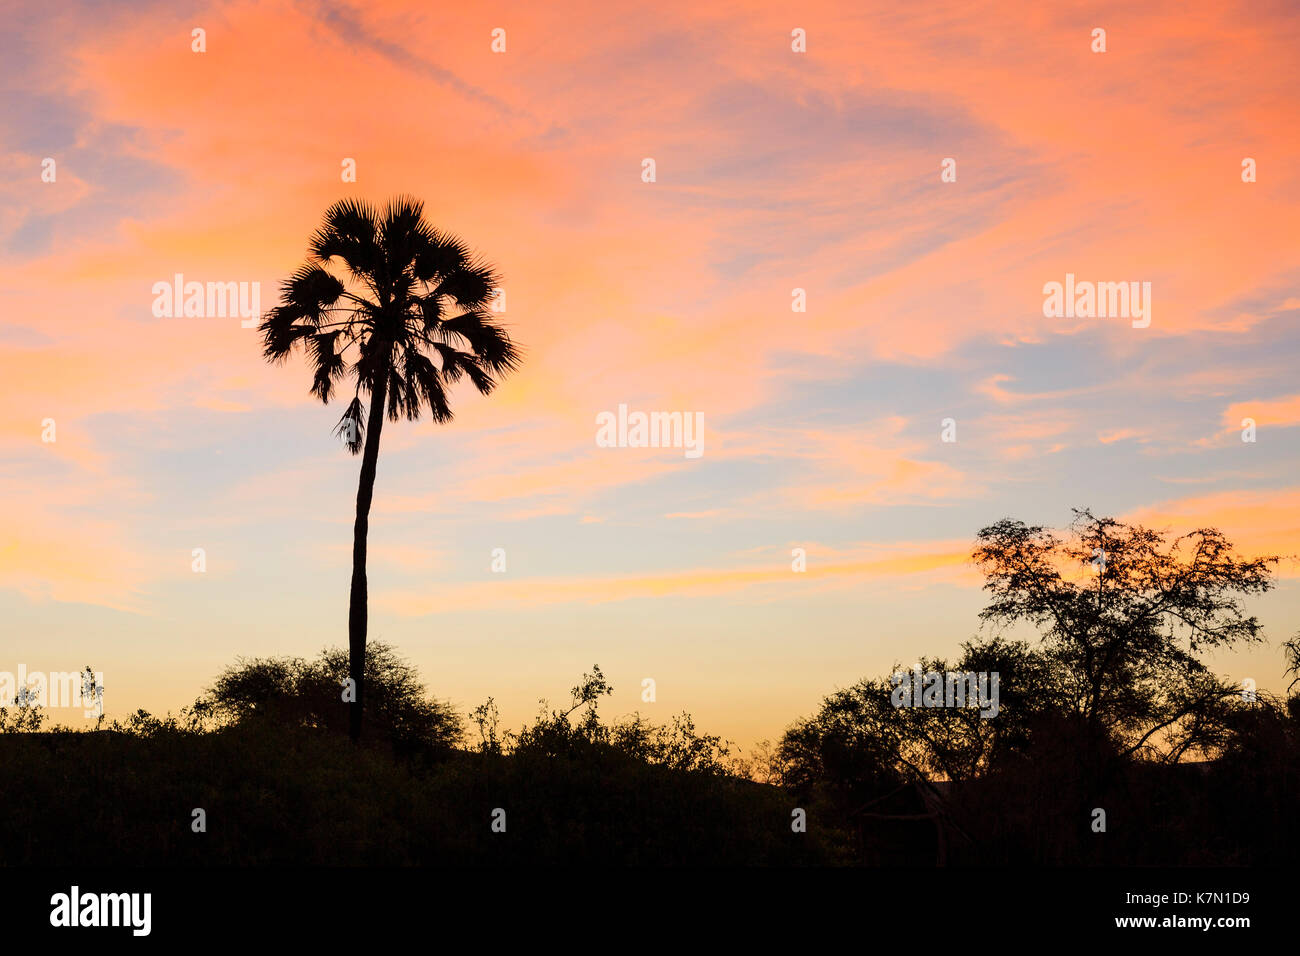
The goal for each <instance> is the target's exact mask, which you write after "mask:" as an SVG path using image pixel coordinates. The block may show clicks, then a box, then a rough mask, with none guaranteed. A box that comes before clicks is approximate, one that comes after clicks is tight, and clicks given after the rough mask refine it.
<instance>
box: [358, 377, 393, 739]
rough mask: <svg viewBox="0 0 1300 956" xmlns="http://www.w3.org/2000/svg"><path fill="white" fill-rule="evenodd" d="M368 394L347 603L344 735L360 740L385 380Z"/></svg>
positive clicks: (382, 378) (385, 389)
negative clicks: (348, 686) (351, 695)
mask: <svg viewBox="0 0 1300 956" xmlns="http://www.w3.org/2000/svg"><path fill="white" fill-rule="evenodd" d="M379 379H380V380H379V383H378V384H377V385H376V386H375V388H374V390H373V391H372V392H371V394H370V415H369V421H368V422H367V424H366V444H365V448H364V450H363V451H362V453H361V480H360V482H359V483H358V485H357V521H356V524H355V525H354V526H353V529H352V596H351V599H350V600H349V602H348V676H349V677H351V678H352V686H353V687H354V688H355V689H356V698H355V699H354V700H353V701H352V707H351V709H350V710H349V711H348V735H349V736H350V737H351V738H352V742H353V743H356V742H357V741H358V740H360V739H361V712H362V707H363V706H364V702H365V669H366V623H367V619H368V615H367V603H366V602H367V593H366V535H367V533H368V532H369V530H370V501H371V499H372V498H373V497H374V494H375V469H376V467H377V466H378V464H379V433H380V431H382V430H383V427H384V399H385V398H386V397H387V394H386V393H387V391H388V388H387V386H388V380H387V377H386V376H383V375H380V376H379Z"/></svg>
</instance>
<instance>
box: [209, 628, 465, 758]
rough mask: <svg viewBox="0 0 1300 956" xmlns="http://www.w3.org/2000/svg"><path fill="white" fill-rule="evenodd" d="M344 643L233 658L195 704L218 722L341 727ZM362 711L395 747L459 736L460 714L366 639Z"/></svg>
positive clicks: (439, 745)
mask: <svg viewBox="0 0 1300 956" xmlns="http://www.w3.org/2000/svg"><path fill="white" fill-rule="evenodd" d="M349 675H350V662H349V657H348V651H347V650H346V649H345V648H327V649H325V650H323V651H321V653H320V655H319V656H318V657H317V658H316V659H315V660H311V661H308V660H304V659H303V658H300V657H263V658H252V659H240V660H239V662H238V663H237V664H236V665H235V666H234V667H230V668H227V669H226V670H225V671H223V672H222V673H221V675H220V676H219V677H217V679H216V681H215V683H214V684H213V686H212V688H211V689H210V690H208V692H207V693H206V694H205V695H204V696H203V697H201V698H200V699H199V700H198V701H197V702H196V703H195V707H194V712H195V713H196V714H197V715H198V716H200V717H201V718H212V719H215V720H216V722H217V723H218V724H232V723H241V722H245V721H254V720H264V721H270V722H273V723H279V724H284V725H286V726H291V727H303V728H312V729H317V730H322V731H326V732H328V733H331V734H346V733H347V732H348V729H349V713H348V711H349V705H348V703H346V702H345V701H344V693H343V692H344V687H345V685H346V682H347V681H348V679H349ZM365 677H366V681H367V682H368V685H369V687H370V692H369V705H368V707H367V712H368V713H369V714H370V716H371V720H372V722H373V723H372V727H373V730H374V731H375V736H376V737H377V738H378V739H380V740H384V741H386V742H387V743H388V744H390V745H391V746H392V747H393V748H394V749H395V750H397V751H398V752H401V753H407V754H409V753H412V752H423V753H427V754H433V755H445V753H446V752H447V751H448V750H449V749H450V748H452V747H454V746H455V745H457V744H458V743H460V741H461V738H462V732H463V725H462V721H461V718H460V716H459V714H457V713H456V711H455V710H454V709H452V707H451V706H450V705H448V704H446V703H444V702H442V701H439V700H437V699H435V698H432V697H430V696H428V694H427V692H426V690H425V687H424V685H423V684H422V683H421V682H420V679H419V677H418V676H417V675H416V673H415V671H414V670H413V669H412V668H411V667H410V666H409V665H408V664H407V663H406V662H405V661H403V660H402V659H401V658H400V657H398V655H397V653H396V652H395V651H394V650H393V649H392V647H390V646H389V645H388V644H385V643H383V642H379V641H377V642H372V643H370V644H369V645H368V646H367V647H366V659H365Z"/></svg>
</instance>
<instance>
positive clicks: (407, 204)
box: [258, 196, 521, 741]
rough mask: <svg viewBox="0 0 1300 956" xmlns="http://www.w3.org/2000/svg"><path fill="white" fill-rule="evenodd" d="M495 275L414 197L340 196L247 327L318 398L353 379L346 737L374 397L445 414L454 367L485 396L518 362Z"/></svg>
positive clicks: (362, 607) (361, 629)
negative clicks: (501, 321)
mask: <svg viewBox="0 0 1300 956" xmlns="http://www.w3.org/2000/svg"><path fill="white" fill-rule="evenodd" d="M497 282H498V279H497V276H496V273H495V272H494V270H493V269H492V268H491V267H490V266H488V265H486V264H485V263H483V262H481V261H479V260H477V259H476V258H474V257H473V256H472V255H471V253H470V252H469V250H468V249H467V248H466V246H465V244H464V243H463V242H461V241H460V240H459V239H457V238H455V237H454V236H449V235H447V234H445V233H441V232H438V231H437V230H435V229H434V228H433V227H432V226H430V225H429V224H428V223H427V222H426V221H425V220H424V204H423V203H422V202H420V201H419V200H416V199H413V198H410V197H407V196H399V197H398V198H396V199H393V200H392V201H390V202H389V203H388V205H387V207H385V208H384V210H383V211H382V213H381V212H380V211H379V210H378V209H376V208H375V207H373V206H371V205H369V204H368V203H365V202H362V201H359V200H353V199H345V200H343V201H342V202H337V203H335V204H334V205H333V206H331V207H330V208H329V209H328V210H326V212H325V218H324V219H323V220H322V223H321V226H320V228H319V229H318V230H317V231H316V234H315V235H314V236H312V238H311V242H310V244H309V246H308V258H307V261H306V263H304V264H303V265H302V266H301V267H300V268H299V269H298V271H296V272H295V273H294V274H293V275H292V276H290V277H289V279H287V280H286V281H285V282H284V283H282V284H281V291H280V302H279V304H278V305H277V306H276V307H275V308H273V309H271V311H269V312H268V313H267V314H266V317H265V319H264V320H263V322H262V324H261V325H260V326H259V327H258V328H259V331H261V333H262V340H263V350H264V354H265V356H266V358H267V359H268V360H269V361H273V362H276V363H277V364H278V363H282V362H283V361H284V360H285V359H286V358H288V356H289V354H290V352H292V350H293V347H294V346H295V345H297V344H301V345H302V347H303V351H304V353H305V354H306V357H307V359H308V361H309V362H310V364H311V366H312V367H313V369H314V370H315V377H314V378H313V379H312V384H311V392H312V394H313V395H315V396H316V397H317V398H319V399H320V400H321V401H322V402H325V403H328V402H329V400H330V398H331V397H332V396H333V395H334V388H335V385H336V384H338V383H339V382H340V381H342V380H344V379H351V380H354V381H355V383H356V389H355V392H354V394H353V398H352V401H351V402H349V403H348V406H347V409H346V410H345V411H344V412H343V417H342V418H341V419H340V420H339V424H338V428H337V429H336V434H339V435H341V436H342V437H343V439H344V441H345V442H346V443H347V447H348V450H349V451H351V452H352V454H354V455H355V454H358V453H361V480H360V482H359V484H358V487H357V517H356V524H355V526H354V529H353V540H352V592H351V599H350V603H349V605H348V655H349V667H348V670H349V676H350V677H351V679H352V681H353V686H354V688H355V699H354V700H353V701H352V705H351V709H350V712H349V720H348V730H349V733H350V735H351V737H352V739H353V740H354V741H356V740H359V739H360V737H361V714H362V707H363V702H364V700H365V697H364V686H365V684H364V676H365V675H364V669H365V668H364V664H365V659H366V617H367V608H366V533H367V531H368V529H369V524H370V501H371V498H372V497H373V495H374V490H375V468H376V465H377V463H378V460H379V434H380V431H381V430H382V429H383V426H384V405H385V403H387V406H388V418H389V419H390V420H391V421H397V419H398V418H400V417H402V416H403V415H404V416H405V417H406V418H407V419H410V420H412V421H414V420H415V419H418V418H419V417H420V412H421V411H422V410H424V409H427V410H428V412H429V414H430V416H431V417H432V418H433V420H434V421H435V422H438V423H440V424H441V423H443V422H448V421H451V418H452V410H451V405H450V404H449V402H448V389H449V386H451V385H452V384H454V383H455V382H457V381H459V379H460V378H461V376H462V375H463V376H465V377H466V378H468V379H469V380H470V381H471V382H472V383H473V384H474V386H475V387H476V388H477V389H478V390H479V391H480V392H482V393H483V394H484V395H486V394H488V393H489V392H491V391H492V389H493V388H494V387H495V386H496V384H497V378H498V377H499V376H501V375H503V374H505V373H507V372H509V371H511V370H513V369H515V368H517V367H518V365H519V361H520V358H521V353H520V350H519V348H518V347H517V346H516V345H515V344H514V343H513V342H512V341H511V340H510V336H509V335H508V334H507V333H506V332H505V330H504V329H503V328H502V327H501V326H500V325H498V324H497V323H496V322H495V321H494V320H493V318H492V316H491V314H490V312H489V311H488V310H487V308H486V306H487V302H488V299H489V298H490V297H491V296H492V295H493V293H494V289H495V286H496V285H497ZM363 398H368V399H369V402H370V408H369V411H368V412H367V410H366V406H365V404H363V401H362V399H363ZM363 419H364V420H365V421H364V422H363Z"/></svg>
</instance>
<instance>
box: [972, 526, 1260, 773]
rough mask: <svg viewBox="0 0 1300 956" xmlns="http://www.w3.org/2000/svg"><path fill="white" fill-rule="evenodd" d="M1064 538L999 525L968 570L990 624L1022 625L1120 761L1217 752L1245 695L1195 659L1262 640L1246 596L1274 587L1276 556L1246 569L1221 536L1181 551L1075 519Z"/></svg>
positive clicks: (1132, 531)
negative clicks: (1238, 698)
mask: <svg viewBox="0 0 1300 956" xmlns="http://www.w3.org/2000/svg"><path fill="white" fill-rule="evenodd" d="M1074 514H1075V520H1074V521H1073V522H1072V524H1071V525H1070V527H1069V529H1068V530H1067V531H1066V532H1065V533H1064V534H1061V533H1058V532H1054V531H1051V530H1048V529H1045V528H1043V527H1039V526H1035V525H1026V524H1024V523H1023V522H1020V521H1013V520H1011V519H1004V520H1002V521H999V522H997V523H996V524H993V525H990V526H989V527H987V528H984V529H983V530H982V531H980V533H979V535H978V538H977V542H976V547H975V550H974V554H973V558H974V560H975V562H976V564H977V565H979V567H980V569H981V570H982V571H983V573H984V575H985V578H986V581H985V585H984V587H985V589H986V590H988V591H989V592H991V594H992V596H993V599H992V601H991V602H990V603H989V605H988V606H987V607H986V608H985V609H984V610H983V611H982V612H981V618H982V619H983V620H984V621H986V622H991V623H994V624H998V625H1009V624H1014V623H1017V622H1022V621H1023V622H1028V623H1030V624H1032V625H1033V626H1034V627H1036V628H1038V629H1039V630H1040V631H1041V634H1042V640H1043V643H1044V645H1045V647H1044V650H1045V652H1046V653H1047V654H1048V655H1049V657H1050V658H1051V659H1052V660H1053V661H1054V662H1055V664H1056V670H1057V672H1058V673H1059V674H1060V676H1061V690H1062V699H1063V701H1064V703H1065V706H1066V707H1067V708H1069V709H1070V710H1072V711H1073V713H1074V715H1075V716H1076V717H1077V718H1078V720H1079V721H1080V722H1081V724H1082V726H1083V727H1084V728H1085V732H1086V733H1087V735H1088V737H1089V738H1090V741H1091V743H1092V744H1093V745H1094V746H1095V747H1096V748H1098V749H1099V750H1101V751H1106V752H1110V753H1111V754H1112V755H1113V756H1115V757H1120V758H1123V757H1128V756H1133V755H1136V754H1139V753H1141V754H1144V755H1146V756H1151V757H1158V758H1160V759H1165V760H1177V759H1179V758H1180V757H1181V756H1182V755H1183V754H1184V753H1187V752H1188V751H1190V750H1196V749H1204V748H1205V747H1206V746H1207V745H1209V744H1212V743H1213V741H1214V739H1215V738H1216V736H1217V733H1218V730H1219V728H1220V727H1221V725H1222V717H1223V709H1224V707H1226V706H1227V705H1228V703H1229V702H1230V701H1231V699H1232V698H1233V697H1234V696H1235V695H1237V693H1238V689H1237V688H1236V687H1235V686H1233V685H1232V684H1229V683H1226V682H1224V681H1222V680H1220V679H1219V678H1217V677H1216V676H1215V675H1214V674H1213V673H1211V672H1210V670H1209V668H1207V667H1206V665H1205V664H1204V663H1203V662H1202V661H1201V659H1200V657H1199V654H1200V652H1201V651H1203V650H1206V649H1211V648H1221V647H1229V646H1232V645H1234V644H1238V643H1254V642H1257V641H1260V640H1261V639H1262V638H1261V635H1260V624H1259V621H1258V619H1257V618H1256V617H1254V616H1253V615H1248V614H1246V612H1245V610H1244V609H1243V607H1242V604H1241V600H1240V599H1241V597H1243V596H1246V595H1251V594H1260V593H1263V592H1265V591H1267V590H1269V588H1270V587H1271V586H1272V580H1273V575H1272V569H1273V566H1274V565H1275V564H1276V563H1277V562H1278V560H1279V558H1278V557H1277V556H1264V557H1258V558H1246V557H1243V556H1241V555H1239V554H1238V553H1237V552H1236V551H1235V549H1234V548H1233V546H1232V544H1231V543H1230V542H1229V541H1228V540H1227V539H1226V538H1225V537H1224V535H1223V533H1222V532H1220V531H1219V530H1218V529H1216V528H1198V529H1196V530H1194V531H1191V532H1189V533H1188V534H1185V535H1183V536H1181V537H1177V538H1173V539H1172V540H1171V539H1170V538H1169V536H1168V535H1167V534H1165V533H1163V532H1160V531H1154V530H1151V529H1149V528H1144V527H1142V526H1140V525H1130V524H1125V523H1123V522H1120V521H1116V520H1114V519H1112V518H1099V517H1096V516H1095V515H1093V514H1092V512H1091V511H1088V510H1086V509H1083V510H1079V509H1075V512H1074Z"/></svg>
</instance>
